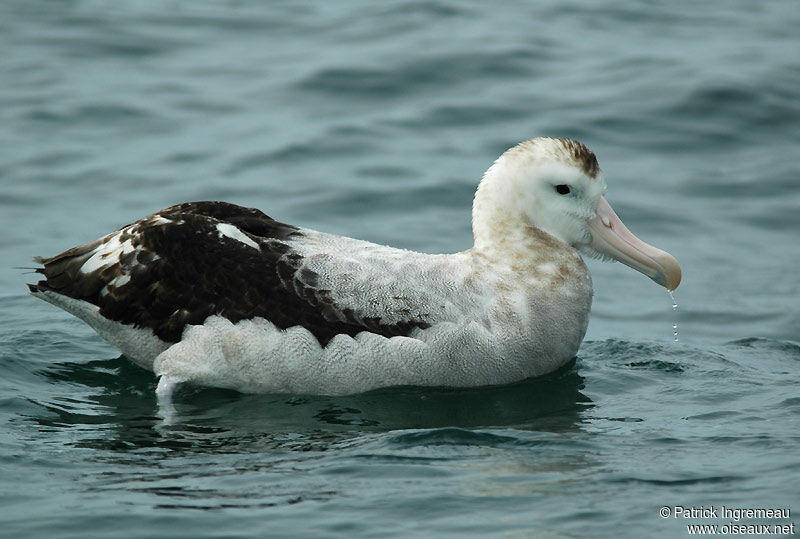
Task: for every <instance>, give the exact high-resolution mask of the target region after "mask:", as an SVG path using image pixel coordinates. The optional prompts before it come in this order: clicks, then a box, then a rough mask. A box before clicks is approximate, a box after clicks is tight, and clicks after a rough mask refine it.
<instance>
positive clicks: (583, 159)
mask: <svg viewBox="0 0 800 539" xmlns="http://www.w3.org/2000/svg"><path fill="white" fill-rule="evenodd" d="M557 140H558V142H560V143H561V146H563V147H564V149H565V150H567V151H568V152H569V154H570V155H571V156H572V158H573V159H574V160H575V163H576V164H577V165H578V166H580V167H581V169H582V170H583V172H584V174H586V175H587V176H589V177H590V178H596V177H597V174H598V173H599V172H600V165H598V164H597V157H595V155H594V152H592V150H590V149H589V148H587V147H586V146H584V145H583V144H581V143H580V142H578V141H577V140H572V139H568V138H560V139H557Z"/></svg>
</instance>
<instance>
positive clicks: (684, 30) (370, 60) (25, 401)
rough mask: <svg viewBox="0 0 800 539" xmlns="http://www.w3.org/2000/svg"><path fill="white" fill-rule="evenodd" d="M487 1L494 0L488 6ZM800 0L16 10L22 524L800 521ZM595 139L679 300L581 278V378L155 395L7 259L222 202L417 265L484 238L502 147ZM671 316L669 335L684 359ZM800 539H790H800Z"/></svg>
mask: <svg viewBox="0 0 800 539" xmlns="http://www.w3.org/2000/svg"><path fill="white" fill-rule="evenodd" d="M495 4H497V5H495ZM798 27H800V6H799V5H798V4H797V2H796V1H794V0H776V1H770V2H751V1H722V0H714V1H709V2H700V3H698V2H689V1H688V0H679V1H675V2H668V3H667V2H633V1H608V2H592V1H589V0H583V1H567V2H556V1H546V2H530V3H523V2H506V3H488V2H445V1H434V2H415V1H408V0H406V1H399V2H393V3H367V2H354V1H341V2H327V3H323V2H316V3H311V2H255V1H245V0H241V1H229V2H211V1H206V0H202V1H197V2H188V1H166V2H162V1H145V0H142V1H137V2H128V3H111V2H100V1H96V0H73V1H59V2H56V1H41V0H32V1H22V0H11V1H8V2H3V3H2V4H0V50H1V51H3V52H2V58H0V259H1V260H2V263H0V421H1V422H2V425H3V427H2V429H0V535H3V536H8V537H50V538H58V537H111V538H115V537H120V538H122V537H124V538H129V537H267V536H275V537H300V536H314V537H341V536H372V537H408V536H419V537H431V536H458V537H462V536H474V537H487V536H488V537H507V536H510V537H518V536H523V537H529V536H532V537H647V536H653V535H657V536H666V537H684V536H686V535H687V531H686V524H691V523H697V524H717V525H719V526H722V525H724V524H727V523H728V522H729V521H730V520H726V519H723V518H718V519H713V518H712V519H694V520H688V521H687V520H683V519H675V518H672V517H670V518H666V519H664V518H661V517H660V516H659V509H660V508H661V507H662V506H668V507H673V506H675V505H683V506H687V507H689V506H692V505H694V506H697V507H699V506H701V505H703V506H705V507H709V506H713V507H716V508H720V507H721V506H723V505H725V506H727V507H737V508H749V507H774V508H788V509H790V510H791V511H792V516H791V518H789V519H779V520H769V519H767V520H753V519H751V520H745V521H741V522H747V523H752V522H761V523H767V524H776V523H780V524H789V523H791V522H794V523H796V524H800V488H798V484H799V483H800V451H798V447H800V445H799V444H800V434H799V433H800V421H799V420H798V418H799V417H800V391H798V388H799V387H800V374H798V371H799V370H800V285H799V284H798V283H799V281H800V280H799V279H798V262H799V261H800V241H798V239H797V238H798V231H799V230H800V159H799V158H800V38H799V37H798V32H797V28H798ZM540 135H547V136H568V137H573V138H576V139H578V140H581V141H582V142H584V143H585V144H587V145H588V146H589V147H590V148H592V149H593V150H594V151H595V152H596V154H597V156H598V159H599V162H600V166H601V167H602V168H603V170H604V173H605V176H606V179H607V181H608V184H609V188H610V190H609V194H608V199H609V201H610V202H611V204H612V205H613V206H614V207H615V209H616V210H617V212H618V213H619V214H620V216H621V217H622V219H623V220H624V221H625V223H626V224H627V225H628V227H629V228H630V229H631V230H632V231H634V232H635V233H636V234H637V235H639V236H640V237H641V238H642V239H644V240H645V241H648V242H649V243H652V244H654V245H657V246H659V247H661V248H663V249H665V250H667V251H669V252H671V253H672V254H674V255H675V256H676V257H677V258H678V260H679V261H680V262H681V264H682V266H683V270H684V282H683V284H682V285H681V287H680V288H679V290H678V291H677V293H676V299H677V301H678V303H679V306H680V307H679V310H678V311H677V313H673V312H672V310H671V301H670V299H669V298H668V296H667V294H666V293H665V292H664V290H663V289H661V288H659V287H658V286H656V285H654V284H653V283H652V282H650V281H649V280H648V279H646V278H645V277H643V276H641V275H640V274H638V273H635V272H633V271H632V270H630V269H629V268H626V267H624V266H622V265H621V264H608V263H602V262H597V261H590V262H589V265H590V267H591V269H592V272H593V278H594V284H595V303H594V307H593V314H592V321H591V323H590V327H589V332H588V335H587V338H586V341H585V342H584V344H583V346H582V348H581V350H580V353H579V356H578V358H577V359H576V361H575V362H574V363H573V364H571V365H570V366H569V367H568V368H566V369H564V370H562V371H560V372H559V373H556V374H554V375H551V376H548V377H546V378H544V379H539V380H531V381H527V382H524V383H520V384H516V385H513V386H508V387H500V388H487V389H478V390H450V389H416V388H401V389H386V390H380V391H375V392H371V393H368V394H364V395H356V396H352V397H342V398H326V397H308V396H270V395H240V394H238V393H234V392H227V391H220V390H211V389H203V388H187V389H184V390H182V391H181V393H179V394H178V396H177V399H176V400H177V407H178V411H179V413H180V417H181V419H180V421H179V422H178V423H177V424H175V425H172V426H169V427H166V426H163V425H160V423H159V420H158V418H157V417H156V415H155V413H156V402H155V398H154V393H153V392H154V389H155V381H154V378H153V376H152V374H150V373H147V372H145V371H142V370H141V369H138V368H137V367H135V366H134V365H132V364H131V363H130V362H128V360H126V359H125V358H124V357H120V356H119V352H117V351H116V350H115V349H114V348H112V347H111V346H109V345H107V344H106V343H104V342H103V341H102V340H100V339H99V337H97V336H96V335H95V334H94V333H93V332H92V331H91V330H90V329H89V328H88V327H87V326H85V325H84V324H83V323H82V322H80V321H78V320H76V319H73V318H71V317H70V316H68V315H66V314H65V313H63V312H60V311H58V310H57V309H54V308H53V307H51V306H49V305H47V304H45V303H43V302H39V301H37V300H35V299H33V298H31V297H30V296H29V295H28V294H27V291H26V287H25V283H26V282H29V281H32V280H34V279H35V276H33V275H30V274H29V273H26V272H27V270H24V269H18V268H19V267H26V266H27V267H29V266H31V265H32V264H31V261H30V259H31V257H32V256H34V255H51V254H54V253H56V252H59V251H61V250H63V249H65V248H68V247H71V246H73V245H76V244H79V243H83V242H85V241H88V240H92V239H94V238H96V237H98V236H100V235H103V234H105V233H107V232H109V231H111V230H114V229H116V228H118V227H119V226H121V225H123V224H125V223H127V222H130V221H132V220H135V219H137V218H139V217H141V216H143V215H145V214H148V213H150V212H152V211H154V210H157V209H159V208H162V207H165V206H167V205H170V204H173V203H177V202H182V201H187V200H204V199H218V200H227V201H230V202H235V203H238V204H243V205H247V206H256V207H259V208H261V209H262V210H264V211H265V212H266V213H268V214H269V215H271V216H273V217H275V218H277V219H280V220H283V221H286V222H290V223H295V224H300V225H303V226H307V227H311V228H317V229H320V230H324V231H327V232H334V233H339V234H343V235H348V236H355V237H359V238H362V239H367V240H371V241H375V242H379V243H386V244H391V245H394V246H398V247H405V248H409V249H416V250H422V251H426V252H454V251H458V250H462V249H465V248H467V247H469V246H470V244H471V243H470V242H471V232H470V221H469V219H470V203H471V200H472V195H473V193H474V189H475V186H476V185H477V182H478V180H479V179H480V176H481V174H482V173H483V171H484V170H485V169H486V168H487V167H488V166H489V165H490V164H491V162H492V161H493V160H494V159H495V158H496V157H497V156H498V155H499V154H500V153H501V152H502V151H503V150H504V149H505V148H507V147H508V146H510V145H512V144H514V143H516V142H519V141H521V140H524V139H527V138H530V137H533V136H540ZM675 320H677V322H678V330H679V336H680V340H679V341H678V342H674V341H673V336H672V324H673V321H675ZM796 533H800V530H798V531H797V532H796Z"/></svg>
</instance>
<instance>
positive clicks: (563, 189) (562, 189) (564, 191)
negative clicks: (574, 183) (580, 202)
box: [556, 183, 569, 195]
mask: <svg viewBox="0 0 800 539" xmlns="http://www.w3.org/2000/svg"><path fill="white" fill-rule="evenodd" d="M556 192H557V193H558V194H559V195H568V194H569V185H566V184H563V183H562V184H561V185H556Z"/></svg>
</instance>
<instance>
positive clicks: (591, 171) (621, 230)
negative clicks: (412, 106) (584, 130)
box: [472, 138, 681, 290]
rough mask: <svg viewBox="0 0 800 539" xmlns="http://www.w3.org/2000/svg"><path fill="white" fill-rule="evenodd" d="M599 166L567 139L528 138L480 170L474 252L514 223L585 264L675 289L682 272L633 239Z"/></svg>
mask: <svg viewBox="0 0 800 539" xmlns="http://www.w3.org/2000/svg"><path fill="white" fill-rule="evenodd" d="M606 189H607V188H606V183H605V181H604V180H603V175H602V173H601V171H600V168H599V166H598V165H597V159H596V158H595V155H594V153H592V152H591V151H590V150H589V149H588V148H587V147H586V146H584V145H583V144H581V143H579V142H576V141H573V140H569V139H553V138H534V139H531V140H528V141H525V142H523V143H521V144H518V145H517V146H514V147H513V148H511V149H509V150H507V151H506V152H505V153H504V154H503V155H501V156H500V157H499V158H498V159H497V161H495V163H494V164H493V165H492V166H491V167H490V168H489V170H487V171H486V174H485V175H484V178H483V181H481V184H480V185H479V186H478V192H477V193H476V195H475V203H474V205H473V217H472V220H473V230H474V232H475V245H476V247H477V248H479V249H480V248H481V246H482V245H486V242H491V241H497V239H498V237H499V235H500V234H498V231H499V230H504V231H505V232H509V231H510V230H511V229H512V228H513V226H514V224H517V225H518V226H520V225H521V226H522V227H535V228H537V229H539V230H541V231H544V232H546V233H547V234H549V235H550V236H553V237H554V238H556V239H558V240H560V241H562V242H564V243H566V244H568V245H570V246H572V247H573V248H575V249H577V250H578V251H580V252H581V253H584V254H586V255H588V256H591V257H600V258H606V257H608V258H613V259H615V260H618V261H619V262H622V263H623V264H626V265H627V266H630V267H632V268H633V269H635V270H637V271H640V272H641V273H643V274H645V275H647V276H648V277H650V278H651V279H652V280H654V281H655V282H657V283H658V284H660V285H661V286H664V287H666V288H667V289H668V290H675V289H676V288H677V287H678V285H679V284H680V282H681V267H680V265H679V264H678V261H677V260H675V258H674V257H673V256H672V255H670V254H669V253H667V252H665V251H662V250H661V249H657V248H655V247H653V246H651V245H648V244H647V243H645V242H643V241H641V240H640V239H638V238H637V237H636V236H634V235H633V234H632V233H631V232H630V230H628V228H627V227H626V226H625V225H624V224H623V223H622V221H621V220H620V218H619V217H618V216H617V214H616V213H615V212H614V210H613V209H612V208H611V206H610V205H609V204H608V202H607V201H606V199H605V196H604V195H605V193H606Z"/></svg>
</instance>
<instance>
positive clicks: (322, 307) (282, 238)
mask: <svg viewBox="0 0 800 539" xmlns="http://www.w3.org/2000/svg"><path fill="white" fill-rule="evenodd" d="M220 224H226V225H232V226H233V227H236V229H237V230H238V232H240V233H241V234H243V235H244V236H242V237H240V238H239V239H237V238H236V237H231V235H230V234H228V235H226V234H224V233H221V231H220V228H219V225H220ZM225 230H230V229H225ZM302 235H303V232H302V230H301V229H299V228H297V227H294V226H292V225H287V224H284V223H281V222H278V221H275V220H274V219H272V218H270V217H268V216H266V215H265V214H263V213H262V212H260V211H259V210H256V209H252V208H244V207H241V206H237V205H234V204H228V203H224V202H188V203H184V204H179V205H176V206H171V207H169V208H166V209H164V210H162V211H159V212H156V213H154V214H152V215H150V216H148V217H146V218H144V219H142V220H140V221H137V222H135V223H132V224H130V225H128V226H125V227H123V228H121V229H120V230H119V231H117V232H115V233H113V234H110V235H108V236H106V237H105V238H102V239H100V240H97V241H95V242H92V243H89V244H86V245H82V246H79V247H74V248H72V249H70V250H68V251H65V252H64V253H61V254H59V255H56V256H54V257H52V258H38V259H37V261H38V262H40V263H41V264H43V266H44V267H43V268H40V269H38V270H37V271H38V272H39V273H42V274H43V275H44V276H45V279H44V280H41V281H39V282H38V283H37V284H35V285H29V287H30V289H31V291H32V292H34V293H36V292H39V291H44V290H49V291H53V292H56V293H59V294H63V295H66V296H69V297H72V298H76V299H81V300H84V301H88V302H90V303H92V304H94V305H97V306H98V307H100V314H102V315H103V316H105V317H106V318H109V319H112V320H115V321H118V322H121V323H123V324H133V325H134V326H137V327H148V328H151V329H152V330H153V332H154V333H155V334H156V335H157V336H158V337H159V338H161V339H162V340H164V341H167V342H177V341H179V340H180V338H181V335H182V333H183V330H184V328H185V327H186V325H187V324H202V323H203V321H204V320H205V319H206V318H207V317H209V316H211V315H220V316H224V317H225V318H228V319H230V320H231V321H232V322H234V323H236V322H238V321H240V320H243V319H250V318H254V317H262V318H265V319H267V320H269V321H270V322H272V323H273V324H275V325H276V326H278V327H279V328H287V327H291V326H297V325H300V326H303V327H305V328H306V329H308V330H309V331H310V332H311V333H312V334H313V335H314V336H315V337H316V338H317V339H318V340H319V341H320V343H321V344H322V345H323V346H325V345H326V344H327V343H328V341H329V340H330V339H332V338H333V337H334V336H335V335H337V334H339V333H345V334H348V335H351V336H353V335H355V334H357V333H358V332H360V331H364V330H369V331H372V332H374V333H378V334H381V335H384V336H386V337H391V336H395V335H407V334H408V333H409V332H410V331H411V330H412V329H414V328H416V327H423V328H424V327H428V324H427V323H425V322H424V321H421V320H408V321H403V322H394V323H391V324H386V323H382V322H381V320H380V319H377V318H369V319H364V318H360V317H359V316H358V314H357V313H355V312H353V311H352V309H343V308H339V307H337V306H336V305H335V304H334V302H333V300H332V299H331V295H330V291H329V290H325V289H321V288H319V287H318V278H317V275H316V274H315V273H314V272H312V271H310V270H308V269H307V268H304V267H302V266H303V264H302V257H301V256H300V255H299V254H297V253H295V252H293V250H292V247H291V243H292V239H293V238H294V239H297V238H298V237H300V236H302ZM247 239H249V240H251V241H250V242H247V241H246V240H247ZM113 242H117V243H113ZM117 245H119V247H118V248H115V249H112V248H110V247H109V246H111V247H113V246H117ZM93 256H94V257H95V258H94V259H93V262H91V263H90V264H88V265H87V266H84V265H85V264H86V263H87V261H89V260H90V259H91V258H92V257H93ZM97 257H100V258H97ZM87 269H90V270H91V271H86V270H87Z"/></svg>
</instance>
